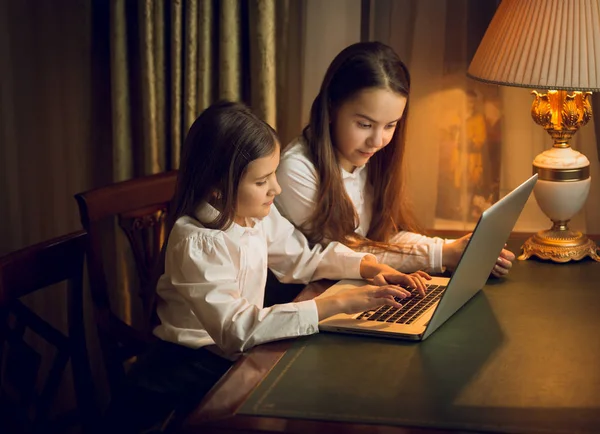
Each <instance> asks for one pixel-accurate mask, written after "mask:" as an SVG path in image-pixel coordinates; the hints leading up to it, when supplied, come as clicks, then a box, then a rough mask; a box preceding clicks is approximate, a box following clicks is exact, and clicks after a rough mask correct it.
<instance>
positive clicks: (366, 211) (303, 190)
mask: <svg viewBox="0 0 600 434" xmlns="http://www.w3.org/2000/svg"><path fill="white" fill-rule="evenodd" d="M340 169H341V172H342V179H343V182H344V186H345V188H346V192H347V194H348V196H350V199H351V200H352V203H353V204H354V208H355V209H356V212H357V214H358V217H359V226H358V228H357V229H356V232H357V233H358V234H360V235H362V236H366V234H367V233H368V231H369V227H370V225H371V216H372V214H371V213H372V212H373V202H372V191H371V186H370V185H369V184H368V182H367V170H368V165H365V166H361V167H357V168H356V169H355V170H354V172H352V173H349V172H347V171H346V170H344V169H343V168H341V167H340ZM277 180H278V181H279V184H280V185H281V189H282V192H281V194H280V195H279V196H277V197H276V198H275V204H276V205H277V208H278V209H279V211H280V212H281V214H282V215H283V216H285V217H286V218H287V219H289V220H290V221H291V222H292V223H294V225H296V227H300V225H302V224H303V223H304V222H306V221H307V219H308V218H309V217H310V216H311V215H312V213H313V212H314V207H315V202H316V195H317V191H318V174H317V170H316V168H315V166H314V164H313V163H312V161H311V160H310V157H309V153H308V147H307V145H306V143H305V141H304V139H303V138H302V137H300V138H298V139H296V140H295V141H294V142H292V143H291V144H290V145H289V146H288V147H287V148H286V149H285V150H284V152H283V155H282V156H281V162H280V164H279V167H278V169H277ZM390 241H391V242H392V243H394V244H397V245H398V246H400V247H401V250H402V251H401V252H400V253H398V252H377V253H374V254H375V256H376V257H377V259H378V260H379V262H382V263H385V264H388V265H390V266H392V267H394V268H396V269H397V270H400V271H402V272H404V273H410V272H414V271H417V270H425V271H429V272H433V273H439V272H442V271H443V268H442V245H443V244H444V242H446V241H445V240H443V239H442V238H438V237H427V236H424V235H420V234H415V233H413V232H407V231H401V232H399V233H397V234H396V235H395V236H394V237H392V239H391V240H390Z"/></svg>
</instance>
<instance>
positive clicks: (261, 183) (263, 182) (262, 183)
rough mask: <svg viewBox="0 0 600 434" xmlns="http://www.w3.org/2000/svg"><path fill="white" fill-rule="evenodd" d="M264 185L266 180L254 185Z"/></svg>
mask: <svg viewBox="0 0 600 434" xmlns="http://www.w3.org/2000/svg"><path fill="white" fill-rule="evenodd" d="M266 183H267V181H266V180H264V181H258V182H257V183H256V185H265V184H266Z"/></svg>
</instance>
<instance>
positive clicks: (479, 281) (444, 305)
mask: <svg viewBox="0 0 600 434" xmlns="http://www.w3.org/2000/svg"><path fill="white" fill-rule="evenodd" d="M536 181H537V174H535V175H533V176H532V177H531V178H529V179H528V180H527V181H525V182H524V183H522V184H521V185H520V186H518V187H517V188H515V189H514V190H513V191H511V192H510V193H509V194H507V195H506V196H504V197H503V198H502V199H500V200H499V201H498V202H496V203H495V204H494V205H492V206H491V207H490V208H488V209H487V210H485V211H484V212H483V213H482V214H481V217H479V221H478V222H477V225H476V226H475V230H474V231H473V235H472V236H471V239H470V240H469V243H468V244H467V247H466V248H465V250H464V251H463V254H462V256H461V258H460V261H459V262H458V266H457V268H456V270H455V271H454V273H453V274H452V278H451V279H450V282H449V283H448V288H447V289H446V291H445V292H444V295H443V296H442V298H441V299H440V301H439V304H438V306H437V309H436V310H435V312H434V314H433V316H432V317H431V320H430V321H429V324H428V326H427V329H426V330H425V332H424V334H423V338H422V339H426V338H427V337H428V336H429V335H431V333H433V332H434V331H435V330H437V328H438V327H439V326H441V325H442V324H443V323H444V322H446V320H447V319H448V318H450V317H451V316H452V315H453V314H454V312H456V311H457V310H458V309H460V308H461V307H462V306H463V305H464V304H465V303H466V302H467V301H468V300H469V299H470V298H471V297H473V296H474V295H475V294H476V293H477V292H478V291H479V290H480V289H481V288H483V286H484V285H485V283H486V281H487V279H488V277H489V275H490V273H491V271H492V269H493V268H494V264H495V263H496V260H497V258H498V255H499V254H500V251H501V250H502V248H503V247H504V245H505V243H506V240H507V239H508V236H509V235H510V232H511V231H512V229H513V228H514V226H515V223H516V222H517V219H518V218H519V215H520V214H521V211H522V210H523V207H524V206H525V203H526V202H527V199H528V198H529V195H530V194H531V191H532V190H533V187H534V186H535V183H536Z"/></svg>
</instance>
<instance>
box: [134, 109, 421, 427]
mask: <svg viewBox="0 0 600 434" xmlns="http://www.w3.org/2000/svg"><path fill="white" fill-rule="evenodd" d="M278 164H279V143H278V140H277V138H276V135H275V132H274V131H273V129H271V127H269V126H268V125H267V124H266V123H265V122H263V121H261V120H260V119H259V118H258V117H256V116H255V115H254V114H252V113H251V112H250V111H249V110H248V109H247V108H246V107H245V106H243V105H242V104H239V103H231V102H220V103H216V104H214V105H212V106H211V107H209V108H208V109H207V110H205V111H204V112H203V113H202V114H201V115H200V117H199V118H198V119H197V120H196V121H195V122H194V124H193V125H192V127H191V128H190V131H189V133H188V136H187V138H186V141H185V145H184V149H183V157H182V162H181V166H180V169H179V175H178V180H177V190H176V193H175V197H174V208H173V211H174V214H173V215H172V225H171V226H172V228H171V231H170V234H169V237H168V244H167V248H166V259H165V273H164V274H163V276H162V277H161V278H160V280H159V283H158V286H157V293H158V295H159V297H160V303H159V305H158V316H159V318H160V321H161V324H160V325H159V326H158V327H156V329H155V330H154V334H155V335H156V336H157V337H159V338H160V341H159V344H158V345H157V346H156V348H155V349H154V350H153V352H152V353H151V354H149V355H147V356H146V357H145V358H143V359H142V360H141V361H140V362H139V363H138V364H137V366H135V365H134V366H135V367H134V370H133V373H132V378H133V381H134V382H135V384H136V387H137V389H138V393H137V394H138V395H143V396H144V398H143V401H144V403H143V405H140V411H139V412H138V414H140V413H141V416H142V418H146V420H145V421H142V422H140V423H138V425H140V424H141V425H148V422H149V420H148V418H147V416H151V418H154V419H155V420H156V419H157V418H159V417H164V416H165V414H166V413H168V412H169V411H170V410H178V411H179V412H180V413H181V412H186V411H188V410H190V409H191V407H192V406H194V405H197V404H198V403H199V402H200V399H201V397H202V396H203V395H204V394H205V393H206V392H207V391H208V390H209V389H210V387H212V385H213V384H214V383H215V382H216V381H217V380H218V379H219V378H220V377H221V376H222V375H223V374H224V373H225V372H226V371H227V369H228V368H229V367H230V366H231V364H232V361H233V360H235V359H236V358H237V357H238V356H239V355H240V354H241V353H242V352H244V351H246V350H248V349H250V348H251V347H253V346H255V345H258V344H261V343H264V342H269V341H273V340H277V339H285V338H291V337H296V336H303V335H309V334H311V333H317V332H318V322H319V320H321V319H323V318H327V317H328V316H331V315H334V314H337V313H341V312H346V313H354V312H360V311H363V310H367V309H373V308H375V307H377V306H380V305H384V304H388V305H391V306H396V307H397V306H399V304H398V302H397V301H396V300H395V299H394V297H399V298H404V297H405V296H407V295H408V291H407V290H405V289H403V288H401V287H399V286H396V285H395V284H402V285H406V286H411V287H415V288H417V289H418V290H419V291H420V292H421V293H424V290H425V286H424V283H423V279H428V278H429V276H428V275H427V274H426V273H424V272H420V273H415V274H412V275H410V276H408V275H404V274H402V273H399V272H397V271H395V270H393V269H391V268H390V267H388V266H385V265H382V264H378V263H377V260H376V259H375V258H374V257H373V256H372V255H368V254H364V253H356V252H353V251H352V250H350V249H349V248H347V247H345V246H344V245H342V244H339V243H331V244H329V245H328V246H327V247H326V248H323V247H321V246H320V245H317V246H315V247H313V248H312V249H311V248H309V244H308V241H307V240H306V238H305V237H304V235H302V233H301V232H299V231H298V230H296V229H295V228H294V226H293V225H292V224H291V223H289V222H288V221H287V220H286V219H284V218H283V217H281V215H280V214H279V212H278V211H277V209H276V208H275V207H274V206H273V205H272V204H273V199H274V198H275V196H276V195H278V194H279V193H280V191H281V189H280V187H279V184H278V183H277V179H276V176H275V170H276V169H277V166H278ZM267 268H270V269H271V270H272V271H273V272H274V274H275V275H276V276H277V278H278V279H280V280H281V281H283V282H303V283H306V282H308V281H310V280H316V279H321V278H329V279H340V278H355V279H358V278H365V279H373V281H372V283H373V284H368V285H366V286H364V287H361V288H358V289H356V290H355V291H354V292H351V293H348V294H347V295H346V294H345V295H340V296H332V297H327V298H321V299H317V300H309V301H303V302H298V303H288V304H282V305H275V306H272V307H269V308H264V307H263V300H264V294H265V282H266V278H267ZM378 285H379V286H378ZM141 391H147V393H142V392H141ZM130 418H131V416H130Z"/></svg>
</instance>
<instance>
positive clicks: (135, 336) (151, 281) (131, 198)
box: [75, 171, 177, 393]
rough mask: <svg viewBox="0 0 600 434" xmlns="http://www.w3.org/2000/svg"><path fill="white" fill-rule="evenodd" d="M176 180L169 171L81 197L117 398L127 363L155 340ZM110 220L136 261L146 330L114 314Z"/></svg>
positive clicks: (94, 290)
mask: <svg viewBox="0 0 600 434" xmlns="http://www.w3.org/2000/svg"><path fill="white" fill-rule="evenodd" d="M176 180H177V172H176V171H171V172H164V173H159V174H156V175H150V176H145V177H141V178H136V179H131V180H128V181H122V182H118V183H114V184H111V185H108V186H106V187H101V188H97V189H94V190H90V191H88V192H85V193H79V194H77V195H75V198H76V200H77V203H78V204H79V214H80V217H81V223H82V225H83V227H84V228H85V230H86V231H87V232H88V236H89V245H88V246H89V247H88V251H87V262H88V274H89V279H90V288H91V291H92V299H93V304H94V310H95V314H96V324H97V326H98V337H99V341H100V345H101V347H102V353H103V358H104V365H105V369H106V372H107V375H108V381H109V386H110V389H111V392H112V393H115V392H116V391H117V390H118V387H119V384H120V383H121V381H122V379H123V375H124V372H125V371H124V365H123V364H124V363H125V362H126V361H127V360H129V359H131V358H132V357H133V356H136V355H138V354H140V353H141V352H142V351H143V350H144V349H145V348H146V346H147V345H148V343H149V342H151V341H152V339H153V338H152V335H151V319H152V315H153V313H154V305H155V285H156V281H157V279H158V277H159V276H160V274H161V270H162V268H163V263H162V261H161V248H162V246H163V243H164V241H165V229H166V216H167V211H168V208H169V204H170V202H171V199H172V198H173V195H174V193H175V184H176ZM108 220H112V221H116V223H117V224H118V225H119V227H120V228H121V230H122V231H123V232H124V233H125V235H126V236H127V240H128V241H129V245H130V247H131V251H132V253H133V257H134V258H135V267H136V271H137V277H138V281H139V292H138V294H139V298H140V300H139V301H140V302H141V305H142V309H143V324H142V326H141V328H135V327H132V326H131V324H128V323H126V322H125V321H123V319H122V318H120V317H119V316H118V315H117V314H116V313H115V312H114V310H113V309H111V303H110V296H109V294H110V291H109V287H108V279H107V269H106V266H105V263H104V259H103V258H104V257H105V255H104V254H103V253H106V252H103V246H104V244H105V243H103V241H104V238H105V237H106V233H107V232H106V222H107V221H108ZM115 290H122V288H115Z"/></svg>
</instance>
